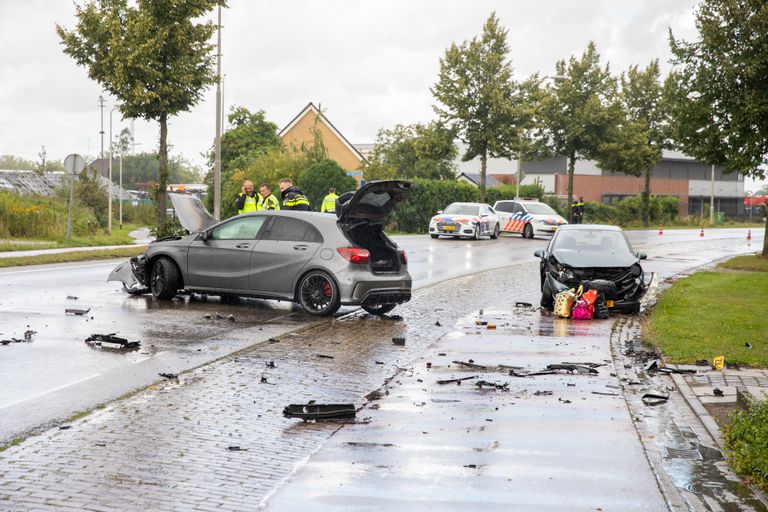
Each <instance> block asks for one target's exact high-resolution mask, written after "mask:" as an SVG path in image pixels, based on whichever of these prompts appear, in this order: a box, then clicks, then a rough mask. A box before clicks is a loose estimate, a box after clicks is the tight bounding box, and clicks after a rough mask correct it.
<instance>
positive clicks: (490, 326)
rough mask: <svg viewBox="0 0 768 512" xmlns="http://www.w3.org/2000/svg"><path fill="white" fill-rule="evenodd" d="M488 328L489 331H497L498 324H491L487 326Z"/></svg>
mask: <svg viewBox="0 0 768 512" xmlns="http://www.w3.org/2000/svg"><path fill="white" fill-rule="evenodd" d="M487 328H488V329H495V328H496V324H490V323H489V324H488V325H487Z"/></svg>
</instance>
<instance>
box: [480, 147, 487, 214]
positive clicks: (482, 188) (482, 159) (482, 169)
mask: <svg viewBox="0 0 768 512" xmlns="http://www.w3.org/2000/svg"><path fill="white" fill-rule="evenodd" d="M487 165H488V153H487V152H483V154H482V156H481V157H480V202H481V203H484V202H485V169H486V167H487Z"/></svg>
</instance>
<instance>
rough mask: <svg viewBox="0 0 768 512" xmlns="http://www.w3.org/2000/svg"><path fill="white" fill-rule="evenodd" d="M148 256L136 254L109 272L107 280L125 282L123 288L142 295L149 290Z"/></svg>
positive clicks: (133, 293)
mask: <svg viewBox="0 0 768 512" xmlns="http://www.w3.org/2000/svg"><path fill="white" fill-rule="evenodd" d="M146 266H147V260H146V257H144V256H143V255H142V256H134V257H133V258H131V259H130V260H128V261H124V262H122V263H121V264H119V265H118V266H117V267H115V269H114V270H112V272H110V273H109V277H108V278H107V282H109V281H117V282H120V283H123V289H124V290H125V291H126V292H128V293H130V294H131V295H140V294H142V293H147V292H149V286H148V280H147V275H146Z"/></svg>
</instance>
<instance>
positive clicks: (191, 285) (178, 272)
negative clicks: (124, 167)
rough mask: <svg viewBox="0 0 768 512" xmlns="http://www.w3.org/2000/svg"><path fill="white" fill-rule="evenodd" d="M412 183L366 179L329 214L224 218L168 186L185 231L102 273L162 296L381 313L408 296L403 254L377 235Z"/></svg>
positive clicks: (316, 310) (326, 311) (314, 311)
mask: <svg viewBox="0 0 768 512" xmlns="http://www.w3.org/2000/svg"><path fill="white" fill-rule="evenodd" d="M410 187H411V183H410V182H407V181H399V180H390V181H378V182H372V183H368V184H367V185H365V186H364V187H362V188H360V189H359V190H358V191H356V192H347V193H346V194H343V195H342V196H340V197H339V198H338V199H337V204H336V215H335V216H334V215H331V214H327V213H317V212H301V211H284V210H283V211H259V212H254V213H248V214H244V215H238V216H236V217H232V218H230V219H227V220H225V221H223V222H218V221H217V220H216V219H215V218H214V217H212V216H211V215H210V214H209V213H208V212H207V211H206V210H205V208H204V207H203V205H202V204H201V203H200V201H199V200H198V199H197V198H196V197H194V196H189V195H181V194H170V196H171V201H172V202H173V206H174V209H175V211H176V214H177V216H178V217H179V221H180V222H181V225H182V226H183V227H184V228H185V229H187V230H188V231H189V232H190V234H189V235H187V236H176V237H166V238H162V239H158V240H155V241H154V242H152V243H150V244H149V247H148V248H147V251H146V253H145V254H143V255H142V256H138V257H135V258H132V259H131V260H130V261H127V262H125V263H123V264H121V265H120V266H118V267H117V268H116V269H115V270H113V271H112V273H111V274H110V276H109V278H108V281H120V282H122V283H123V285H124V287H125V290H126V291H127V292H128V293H133V294H137V293H147V292H150V291H151V292H152V295H154V296H155V297H156V298H158V299H166V300H167V299H171V298H173V297H174V296H175V295H176V294H177V293H178V292H179V291H180V290H184V291H187V292H200V293H207V294H211V295H220V296H222V298H228V299H230V298H233V297H240V296H246V297H259V298H265V299H278V300H288V301H294V302H297V303H299V304H300V305H301V307H302V308H303V309H304V310H306V311H307V312H308V313H311V314H314V315H330V314H332V313H334V312H335V311H336V310H338V309H339V307H340V306H342V305H359V306H362V307H363V309H365V310H366V311H368V312H369V313H372V314H377V315H382V314H385V313H387V312H389V311H391V310H392V309H394V308H395V306H397V305H398V304H401V303H403V302H406V301H408V300H410V298H411V276H410V274H409V273H408V260H407V256H406V253H405V251H404V250H403V249H401V248H399V247H398V246H397V244H395V242H393V241H392V240H391V239H390V238H389V237H387V235H386V234H385V233H384V226H385V225H386V222H387V219H388V218H389V215H390V214H391V213H392V211H393V210H394V208H395V207H396V206H397V204H398V203H400V202H401V201H403V200H405V198H406V197H407V195H408V192H409V190H410Z"/></svg>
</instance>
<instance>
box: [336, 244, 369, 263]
mask: <svg viewBox="0 0 768 512" xmlns="http://www.w3.org/2000/svg"><path fill="white" fill-rule="evenodd" d="M336 250H337V251H339V254H341V256H342V258H344V259H345V260H347V261H348V262H350V263H360V264H362V265H365V264H366V263H368V262H370V261H371V253H370V252H368V249H358V248H357V247H339V248H338V249H336Z"/></svg>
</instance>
